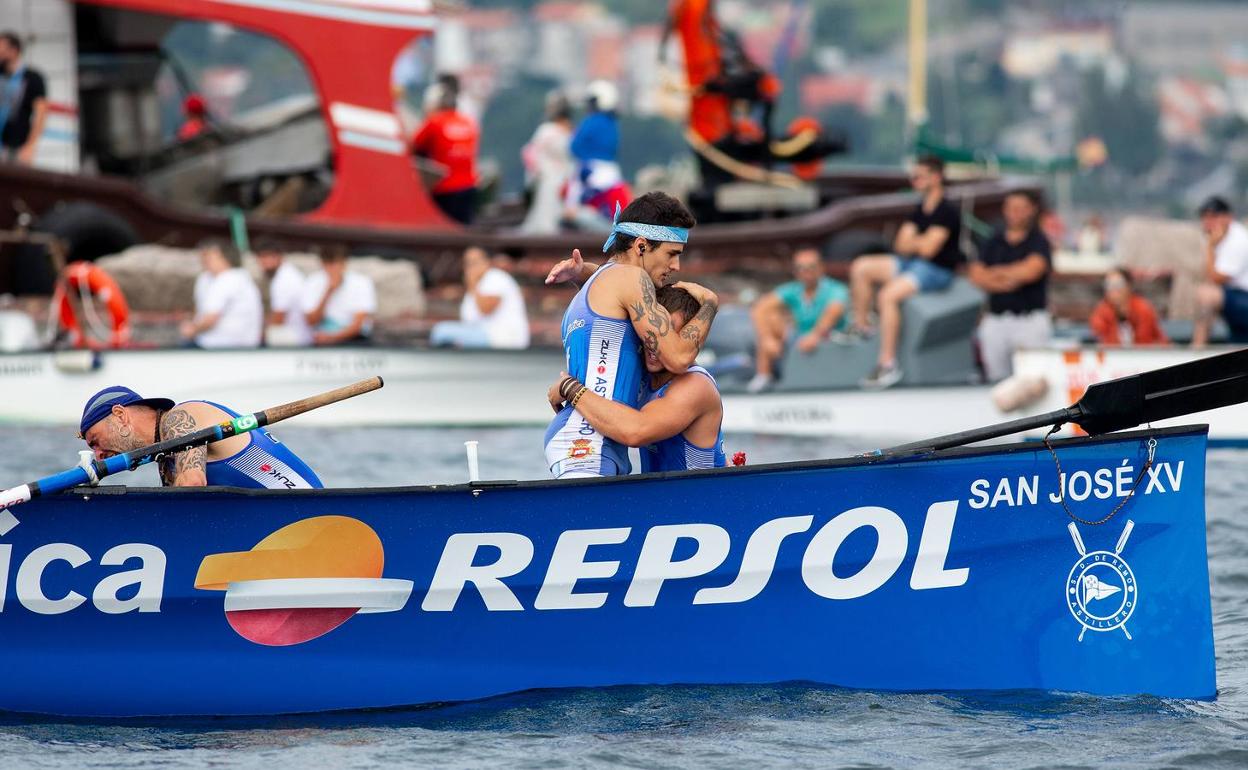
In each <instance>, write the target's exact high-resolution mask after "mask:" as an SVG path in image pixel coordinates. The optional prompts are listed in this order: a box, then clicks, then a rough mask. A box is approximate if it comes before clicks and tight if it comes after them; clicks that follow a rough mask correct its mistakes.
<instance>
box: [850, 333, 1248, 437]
mask: <svg viewBox="0 0 1248 770" xmlns="http://www.w3.org/2000/svg"><path fill="white" fill-rule="evenodd" d="M1245 401H1248V349H1245V350H1236V351H1234V352H1232V353H1223V354H1221V355H1217V356H1210V357H1208V358H1201V359H1199V360H1196V361H1189V362H1188V363H1185V364H1178V365H1176V366H1167V367H1165V368H1163V369H1154V370H1152V371H1149V372H1141V373H1140V374H1133V375H1130V376H1128V377H1120V378H1118V379H1116V380H1109V381H1107V382H1098V383H1097V384H1095V385H1093V386H1091V387H1090V388H1088V390H1087V392H1086V393H1084V394H1083V398H1081V399H1079V402H1078V403H1077V404H1074V405H1072V406H1068V407H1066V408H1065V409H1058V410H1057V411H1054V412H1048V413H1047V414H1038V415H1036V416H1034V417H1022V418H1020V419H1017V420H1010V421H1009V422H1003V423H998V424H996V425H989V426H987V427H984V428H976V429H975V430H968V431H963V432H961V433H950V434H949V435H947V436H939V437H937V438H929V439H925V440H923V441H915V442H913V443H910V444H902V445H901V446H895V447H891V448H889V449H881V450H877V451H876V452H875V453H874V454H877V455H883V456H885V457H898V456H905V455H914V454H922V453H925V452H932V451H935V450H937V449H948V448H950V447H955V446H963V445H966V444H974V443H975V442H977V441H987V440H988V439H994V438H1000V437H1002V436H1009V435H1010V434H1013V433H1020V432H1022V431H1026V430H1035V429H1038V428H1048V427H1051V426H1056V425H1061V424H1063V423H1067V422H1073V423H1076V424H1078V425H1079V427H1081V428H1083V429H1084V430H1085V431H1087V432H1088V433H1089V434H1091V435H1094V436H1095V435H1098V434H1101V433H1108V432H1110V431H1115V430H1122V429H1124V428H1133V427H1135V426H1137V425H1143V424H1145V423H1149V422H1153V421H1154V420H1164V419H1166V418H1169V417H1179V416H1181V415H1185V414H1192V413H1194V412H1203V411H1206V410H1208V409H1218V408H1219V407H1223V406H1231V405H1232V404H1242V403H1244V402H1245Z"/></svg>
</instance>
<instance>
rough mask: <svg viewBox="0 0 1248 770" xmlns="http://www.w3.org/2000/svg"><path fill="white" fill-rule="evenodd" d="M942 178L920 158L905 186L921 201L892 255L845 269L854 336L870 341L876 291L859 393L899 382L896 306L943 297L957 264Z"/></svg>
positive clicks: (940, 166) (954, 218) (938, 165)
mask: <svg viewBox="0 0 1248 770" xmlns="http://www.w3.org/2000/svg"><path fill="white" fill-rule="evenodd" d="M944 173H945V164H944V163H943V162H942V161H941V160H940V159H939V158H936V157H932V156H926V157H922V158H919V159H918V161H916V162H915V166H914V170H913V171H911V172H910V182H911V184H912V185H913V186H914V189H915V191H916V192H918V193H919V194H920V195H921V196H923V198H922V200H921V201H920V202H919V205H918V206H916V207H915V209H914V212H913V213H912V214H911V215H910V217H909V218H908V219H907V220H906V222H905V223H904V224H903V225H902V226H901V229H900V230H898V231H897V237H896V238H895V239H894V240H893V253H892V254H871V255H865V256H861V257H858V258H857V259H855V260H854V261H853V264H851V265H850V268H849V281H850V297H851V299H852V302H853V307H854V329H855V331H857V332H858V333H859V334H862V335H869V334H870V333H871V331H872V330H871V328H870V322H869V313H870V309H871V294H872V292H874V290H875V288H876V287H877V286H878V287H880V290H879V294H878V295H876V310H877V312H878V314H879V318H880V355H879V359H878V361H877V362H876V367H875V370H874V371H873V372H871V374H870V376H868V377H867V378H865V379H864V380H862V386H863V387H864V388H887V387H889V386H891V385H895V384H896V383H897V382H899V381H900V380H901V377H902V372H901V369H900V368H899V367H898V366H897V341H898V339H899V338H900V337H901V303H902V302H903V301H905V299H906V298H907V297H910V296H913V295H914V294H917V293H919V292H929V291H944V290H945V289H947V288H948V287H949V284H950V283H952V282H953V276H954V271H955V270H956V269H957V267H958V265H960V264H961V263H962V259H963V258H962V252H961V250H960V249H959V248H958V239H959V237H960V235H961V233H962V217H961V216H960V215H959V214H958V210H957V208H955V207H954V206H953V205H952V204H951V203H949V202H948V201H946V200H945V178H944Z"/></svg>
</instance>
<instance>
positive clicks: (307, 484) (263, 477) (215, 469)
mask: <svg viewBox="0 0 1248 770" xmlns="http://www.w3.org/2000/svg"><path fill="white" fill-rule="evenodd" d="M200 403H204V404H208V405H210V406H215V407H216V408H218V409H220V410H221V411H223V412H225V413H226V414H228V415H230V416H231V417H241V416H242V415H240V414H239V413H238V412H236V411H234V410H233V409H231V408H229V407H228V406H223V405H221V404H216V403H213V402H212V401H202V400H201V401H200ZM247 436H248V437H249V438H250V439H251V441H250V443H248V444H247V447H246V448H245V449H242V450H240V451H238V452H236V453H234V455H233V456H231V457H227V458H225V459H224V460H213V461H212V462H210V463H208V465H207V467H206V469H205V470H206V471H207V474H206V475H207V477H208V486H210V487H245V488H250V489H323V488H324V486H325V485H324V484H322V483H321V480H320V479H319V478H317V476H316V473H315V472H313V470H312V469H311V468H309V467H308V464H307V463H305V462H304V461H303V460H301V459H299V455H297V454H295V453H294V452H292V451H290V449H288V448H287V447H286V445H285V444H283V443H281V442H280V441H278V440H277V439H275V438H273V434H271V433H269V432H268V430H266V429H264V428H259V429H257V430H253V431H251V432H250V433H248V434H247Z"/></svg>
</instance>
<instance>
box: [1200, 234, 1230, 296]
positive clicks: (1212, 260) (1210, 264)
mask: <svg viewBox="0 0 1248 770" xmlns="http://www.w3.org/2000/svg"><path fill="white" fill-rule="evenodd" d="M1225 236H1226V233H1225V232H1223V233H1222V234H1221V235H1220V236H1219V237H1216V238H1210V239H1209V240H1208V241H1207V242H1206V243H1205V278H1206V280H1208V281H1209V282H1210V283H1216V284H1217V285H1219V286H1221V285H1223V284H1225V283H1226V282H1227V281H1229V280H1231V278H1230V276H1227V275H1222V274H1221V273H1219V272H1218V269H1217V268H1216V267H1215V266H1214V265H1215V264H1216V263H1217V258H1218V255H1217V248H1218V244H1219V243H1220V242H1221V241H1222V238H1223V237H1225Z"/></svg>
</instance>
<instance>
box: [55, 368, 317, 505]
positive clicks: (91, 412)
mask: <svg viewBox="0 0 1248 770" xmlns="http://www.w3.org/2000/svg"><path fill="white" fill-rule="evenodd" d="M241 416H242V415H240V414H239V413H238V412H235V411H234V410H233V409H230V408H229V407H228V406H222V405H221V404H215V403H213V402H211V401H183V402H182V403H180V404H178V403H174V402H173V401H172V400H170V399H167V398H143V397H142V396H140V395H139V394H138V393H135V392H134V391H133V390H131V389H130V388H127V387H124V386H121V385H114V386H112V387H108V388H104V389H103V390H101V391H100V392H99V393H96V394H95V395H94V396H92V397H91V398H90V399H88V401H87V403H86V406H84V407H83V410H82V421H81V422H80V423H79V426H78V430H79V432H78V437H79V438H81V439H83V440H84V441H86V442H87V446H88V447H90V448H91V451H92V452H94V453H95V457H96V459H97V460H102V459H104V458H105V457H111V456H113V455H116V454H122V453H123V452H130V451H133V450H135V449H140V448H142V447H145V446H148V445H150V444H155V443H158V442H160V441H166V440H168V439H171V438H176V437H178V436H185V435H188V434H191V433H194V432H195V431H197V430H200V429H202V428H206V427H208V426H210V425H215V424H218V423H222V422H225V421H227V420H230V419H233V418H235V417H241ZM160 480H161V483H162V484H164V485H165V486H174V487H204V486H213V487H218V486H228V487H247V488H253V489H321V488H322V487H323V486H324V485H323V484H321V480H320V479H319V478H317V476H316V473H315V472H313V470H312V469H311V468H310V467H308V465H307V463H305V462H304V461H303V460H301V459H299V457H298V455H296V454H295V453H294V452H292V451H291V450H290V449H289V448H287V447H286V445H285V444H282V443H279V442H278V440H277V439H276V438H274V437H273V435H272V434H270V433H269V432H268V431H267V430H264V429H263V428H262V429H259V430H254V431H251V432H249V433H246V434H243V435H241V436H234V437H232V438H228V439H225V440H223V441H217V442H214V443H212V444H208V445H207V446H206V447H204V446H198V447H192V448H190V449H187V450H184V451H182V452H177V453H175V454H173V455H171V456H169V457H165V458H164V459H162V460H161V461H160Z"/></svg>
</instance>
